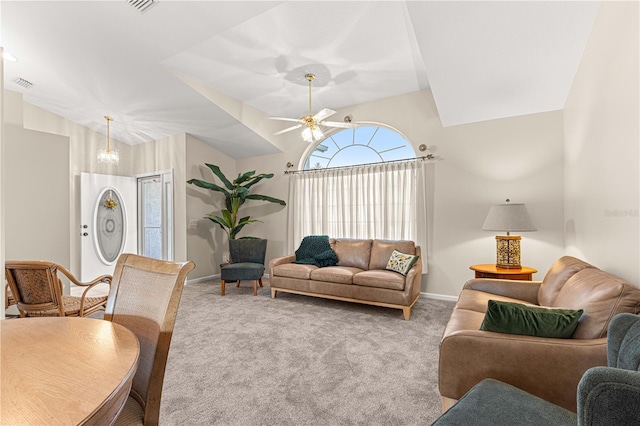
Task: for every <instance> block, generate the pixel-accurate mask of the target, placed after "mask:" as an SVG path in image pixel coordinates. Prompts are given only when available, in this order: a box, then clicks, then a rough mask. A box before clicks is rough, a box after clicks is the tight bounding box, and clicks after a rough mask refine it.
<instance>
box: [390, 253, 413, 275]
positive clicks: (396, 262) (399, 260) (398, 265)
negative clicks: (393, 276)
mask: <svg viewBox="0 0 640 426" xmlns="http://www.w3.org/2000/svg"><path fill="white" fill-rule="evenodd" d="M418 257H419V256H414V255H412V254H406V253H402V252H399V251H398V250H394V251H393V252H392V253H391V257H390V258H389V262H387V269H388V270H390V271H395V272H399V273H401V274H402V275H407V274H408V273H409V270H410V269H411V268H412V267H413V264H414V263H416V261H417V260H418Z"/></svg>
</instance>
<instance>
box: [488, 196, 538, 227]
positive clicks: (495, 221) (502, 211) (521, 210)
mask: <svg viewBox="0 0 640 426" xmlns="http://www.w3.org/2000/svg"><path fill="white" fill-rule="evenodd" d="M482 230H483V231H505V232H510V231H518V232H527V231H536V227H535V226H534V225H533V222H531V218H530V217H529V212H528V211H527V207H526V206H525V205H524V204H510V203H506V204H498V205H495V206H491V208H490V209H489V213H488V214H487V218H486V219H485V220H484V224H483V225H482Z"/></svg>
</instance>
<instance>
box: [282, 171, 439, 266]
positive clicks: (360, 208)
mask: <svg viewBox="0 0 640 426" xmlns="http://www.w3.org/2000/svg"><path fill="white" fill-rule="evenodd" d="M433 168H434V165H433V163H429V162H427V161H424V160H412V161H403V162H388V163H379V164H370V165H363V166H354V167H348V168H339V169H327V170H316V171H305V172H302V173H295V174H292V175H290V180H289V209H288V211H289V216H288V239H287V244H288V250H287V251H288V252H290V253H292V252H293V250H295V249H296V248H297V247H298V245H299V244H300V241H302V238H303V237H304V236H306V235H325V234H326V235H329V236H330V237H337V238H377V239H388V240H412V241H414V242H415V243H416V245H419V246H420V247H421V249H422V261H423V262H422V263H423V271H424V272H425V273H426V271H427V262H426V258H427V255H428V253H429V248H430V245H431V244H430V240H431V238H430V234H431V223H432V214H431V212H432V211H433V207H432V205H433Z"/></svg>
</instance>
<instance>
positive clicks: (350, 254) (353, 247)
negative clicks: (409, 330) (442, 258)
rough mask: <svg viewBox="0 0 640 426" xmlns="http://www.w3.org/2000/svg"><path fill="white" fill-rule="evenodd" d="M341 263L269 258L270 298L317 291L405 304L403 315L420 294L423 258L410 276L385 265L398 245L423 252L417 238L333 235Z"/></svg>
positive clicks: (375, 302)
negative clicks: (314, 263) (331, 264)
mask: <svg viewBox="0 0 640 426" xmlns="http://www.w3.org/2000/svg"><path fill="white" fill-rule="evenodd" d="M329 242H330V244H331V247H332V248H333V250H334V251H335V253H336V255H337V256H338V265H337V266H327V267H323V268H319V267H317V266H315V265H302V264H296V263H292V262H293V261H294V260H295V259H296V256H295V254H291V255H288V256H284V257H280V258H276V259H273V260H271V262H269V274H270V277H269V281H270V286H271V297H272V298H275V297H276V294H277V293H278V292H285V293H295V294H303V295H306V296H317V297H323V298H327V299H335V300H344V301H348V302H357V303H365V304H369V305H376V306H384V307H388V308H396V309H402V311H403V314H404V319H405V320H408V319H409V317H410V316H411V308H412V307H413V305H414V304H415V303H416V300H418V296H420V285H421V280H422V262H421V261H420V260H419V261H417V262H416V263H415V264H414V265H413V267H412V268H411V269H410V270H409V272H408V273H407V275H406V276H404V275H402V274H399V273H398V272H394V271H389V270H386V269H385V268H386V266H387V262H388V261H389V257H390V256H391V253H392V252H393V250H394V249H396V250H398V251H401V252H402V253H407V254H416V255H418V256H420V246H416V245H415V244H414V242H413V241H392V240H361V239H342V238H337V239H336V238H332V239H330V241H329Z"/></svg>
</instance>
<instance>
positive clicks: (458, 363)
mask: <svg viewBox="0 0 640 426" xmlns="http://www.w3.org/2000/svg"><path fill="white" fill-rule="evenodd" d="M606 364H607V339H606V338H601V339H593V340H578V339H551V338H543V337H532V336H520V335H515V334H503V333H493V332H488V331H481V330H455V331H451V332H449V333H448V334H447V335H445V336H444V338H443V339H442V342H441V343H440V367H439V369H440V371H439V388H440V395H442V396H444V397H447V398H451V399H460V398H461V397H462V396H463V395H464V394H465V393H466V392H468V391H469V389H471V388H472V387H473V386H474V385H475V384H476V383H479V382H480V381H481V380H482V379H486V378H493V379H497V380H500V381H502V382H505V383H509V384H511V385H513V386H516V387H518V388H520V389H523V390H525V391H527V392H529V393H532V394H534V395H536V396H539V397H540V398H543V399H545V400H547V401H550V402H553V403H554V404H557V405H560V406H561V407H564V408H566V409H568V410H571V411H574V412H575V411H576V389H577V386H578V382H579V381H580V378H581V377H582V375H583V374H584V372H585V371H587V369H589V368H591V367H595V366H598V365H606Z"/></svg>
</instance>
